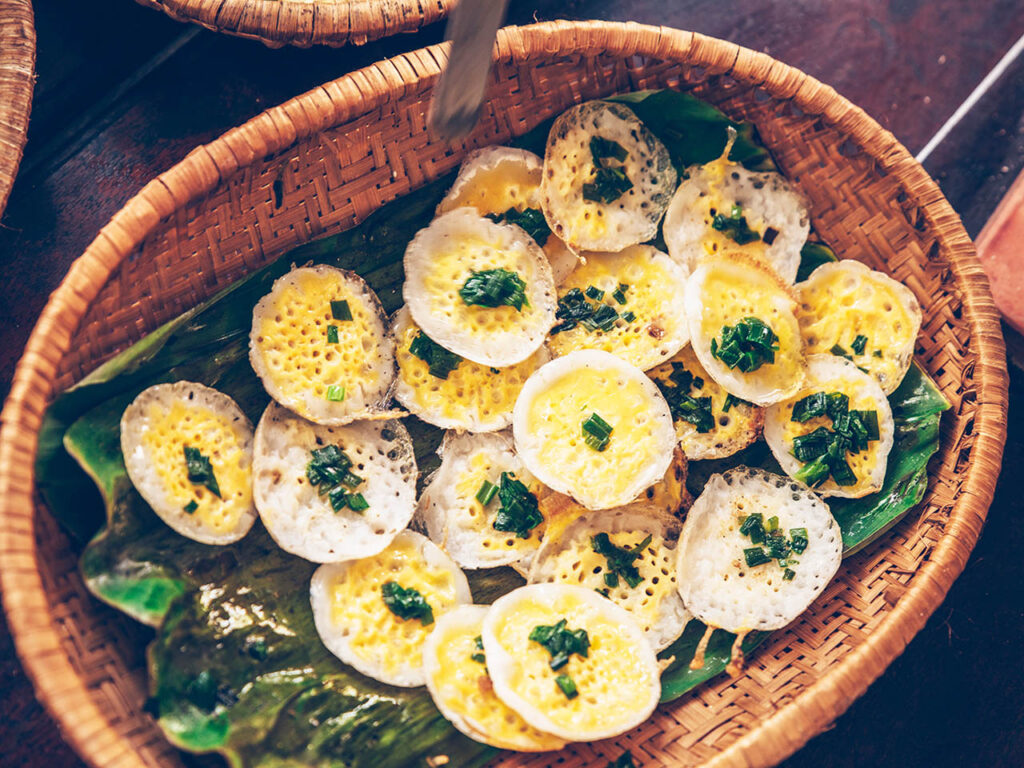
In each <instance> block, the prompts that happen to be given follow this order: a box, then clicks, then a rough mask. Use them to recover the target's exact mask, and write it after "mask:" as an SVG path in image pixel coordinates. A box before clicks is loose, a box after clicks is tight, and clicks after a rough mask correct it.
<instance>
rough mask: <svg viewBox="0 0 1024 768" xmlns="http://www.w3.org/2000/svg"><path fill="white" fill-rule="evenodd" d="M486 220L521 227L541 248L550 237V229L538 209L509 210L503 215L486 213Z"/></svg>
mask: <svg viewBox="0 0 1024 768" xmlns="http://www.w3.org/2000/svg"><path fill="white" fill-rule="evenodd" d="M487 218H488V219H490V220H491V221H493V222H495V223H501V222H502V221H504V222H507V223H508V224H515V225H516V226H517V227H521V228H522V229H524V230H526V234H528V235H529V236H530V237H532V238H533V240H534V242H535V243H537V245H539V246H541V247H542V248H543V247H544V245H545V244H546V243H547V241H548V238H549V237H550V236H551V228H550V227H548V222H547V220H546V219H545V218H544V214H543V213H542V212H541V211H540V209H538V208H524V209H523V210H522V211H517V210H516V209H515V208H509V209H508V210H507V211H505V212H504V213H488V214H487Z"/></svg>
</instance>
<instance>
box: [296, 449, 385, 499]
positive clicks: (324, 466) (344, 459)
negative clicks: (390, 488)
mask: <svg viewBox="0 0 1024 768" xmlns="http://www.w3.org/2000/svg"><path fill="white" fill-rule="evenodd" d="M310 455H311V457H312V458H311V459H310V461H309V463H308V464H307V465H306V478H307V479H308V480H309V482H310V485H312V486H313V487H314V488H316V489H317V493H318V494H320V495H321V496H324V495H326V496H327V501H328V503H329V504H330V505H331V509H333V510H334V511H335V512H341V510H343V509H345V508H346V507H348V508H349V509H351V510H352V511H353V512H362V511H363V510H366V509H369V507H370V505H369V503H367V501H366V498H365V497H364V496H363V494H361V493H352V492H351V489H354V488H356V487H357V486H359V485H360V484H361V483H362V482H364V481H363V478H361V477H360V476H359V475H356V474H354V473H353V472H352V471H351V467H352V459H350V458H349V457H348V455H347V454H346V453H345V452H344V451H342V450H341V449H340V448H339V447H338V446H336V445H326V446H324V447H323V448H314V449H313V451H312V452H311V453H310Z"/></svg>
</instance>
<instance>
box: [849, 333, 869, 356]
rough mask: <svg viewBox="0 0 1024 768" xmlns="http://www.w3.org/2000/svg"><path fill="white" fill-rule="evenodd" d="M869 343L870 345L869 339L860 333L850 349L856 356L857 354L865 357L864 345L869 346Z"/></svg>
mask: <svg viewBox="0 0 1024 768" xmlns="http://www.w3.org/2000/svg"><path fill="white" fill-rule="evenodd" d="M867 343H868V337H867V336H865V335H864V334H863V333H859V334H857V338H855V339H854V340H853V343H852V344H851V345H850V349H852V350H853V352H854V354H856V355H863V354H864V345H865V344H867Z"/></svg>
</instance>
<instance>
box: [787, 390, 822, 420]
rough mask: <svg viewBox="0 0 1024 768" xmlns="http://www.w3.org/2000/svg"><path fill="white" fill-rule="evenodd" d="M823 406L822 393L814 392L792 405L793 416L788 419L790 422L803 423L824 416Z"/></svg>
mask: <svg viewBox="0 0 1024 768" xmlns="http://www.w3.org/2000/svg"><path fill="white" fill-rule="evenodd" d="M825 405H826V399H825V393H824V392H815V393H814V394H812V395H808V396H807V397H803V398H801V399H799V400H797V401H796V403H795V404H794V405H793V415H792V416H791V417H790V420H791V421H796V422H800V423H803V422H806V421H810V420H811V419H814V418H817V417H818V416H824V415H825Z"/></svg>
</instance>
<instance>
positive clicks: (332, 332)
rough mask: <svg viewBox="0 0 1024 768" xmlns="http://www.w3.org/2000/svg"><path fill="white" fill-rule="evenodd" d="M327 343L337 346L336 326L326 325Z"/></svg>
mask: <svg viewBox="0 0 1024 768" xmlns="http://www.w3.org/2000/svg"><path fill="white" fill-rule="evenodd" d="M327 343H328V344H337V343H338V326H336V325H328V326H327Z"/></svg>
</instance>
